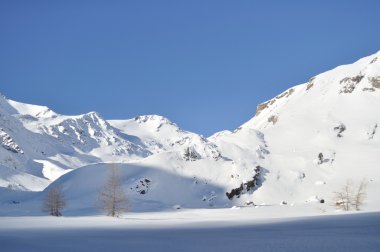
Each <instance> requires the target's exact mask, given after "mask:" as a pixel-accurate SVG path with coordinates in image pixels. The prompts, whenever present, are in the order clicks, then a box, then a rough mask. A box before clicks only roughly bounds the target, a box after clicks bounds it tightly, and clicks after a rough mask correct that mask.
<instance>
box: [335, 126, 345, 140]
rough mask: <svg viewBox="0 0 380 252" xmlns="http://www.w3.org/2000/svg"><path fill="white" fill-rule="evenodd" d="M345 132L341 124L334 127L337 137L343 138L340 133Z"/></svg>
mask: <svg viewBox="0 0 380 252" xmlns="http://www.w3.org/2000/svg"><path fill="white" fill-rule="evenodd" d="M345 130H346V126H345V125H344V124H343V123H341V124H339V125H338V126H336V127H334V131H335V132H337V135H336V136H337V137H343V135H342V133H343V131H345Z"/></svg>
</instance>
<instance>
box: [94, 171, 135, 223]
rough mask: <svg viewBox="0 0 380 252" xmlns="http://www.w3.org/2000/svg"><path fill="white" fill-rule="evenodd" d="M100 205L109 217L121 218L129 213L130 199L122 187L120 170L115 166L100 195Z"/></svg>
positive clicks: (109, 173)
mask: <svg viewBox="0 0 380 252" xmlns="http://www.w3.org/2000/svg"><path fill="white" fill-rule="evenodd" d="M98 203H99V206H100V208H101V209H102V210H104V211H105V212H106V213H107V215H108V216H112V217H119V216H120V215H121V214H123V213H124V212H127V211H128V203H129V202H128V199H127V195H126V194H125V192H124V190H123V187H122V180H121V175H120V169H119V168H118V167H117V166H116V165H115V164H113V165H112V166H111V167H110V168H109V171H108V177H107V180H106V182H105V185H104V187H103V189H102V190H101V191H100V192H99V194H98Z"/></svg>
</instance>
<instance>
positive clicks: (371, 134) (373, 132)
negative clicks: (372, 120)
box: [367, 123, 377, 140]
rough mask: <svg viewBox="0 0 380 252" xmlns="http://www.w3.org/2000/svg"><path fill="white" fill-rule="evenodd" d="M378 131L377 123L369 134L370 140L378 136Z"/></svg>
mask: <svg viewBox="0 0 380 252" xmlns="http://www.w3.org/2000/svg"><path fill="white" fill-rule="evenodd" d="M376 130H377V123H376V124H375V125H374V126H373V128H372V130H371V131H370V132H367V135H368V140H371V139H373V137H374V136H375V134H376Z"/></svg>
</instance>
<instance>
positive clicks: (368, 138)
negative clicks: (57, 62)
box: [0, 52, 380, 214]
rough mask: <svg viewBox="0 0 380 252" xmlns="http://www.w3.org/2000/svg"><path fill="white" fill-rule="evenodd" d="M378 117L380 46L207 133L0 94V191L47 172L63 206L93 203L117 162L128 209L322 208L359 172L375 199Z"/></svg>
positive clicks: (35, 182) (33, 186) (43, 180)
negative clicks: (64, 111)
mask: <svg viewBox="0 0 380 252" xmlns="http://www.w3.org/2000/svg"><path fill="white" fill-rule="evenodd" d="M379 127H380V52H378V53H376V54H374V55H371V56H369V57H365V58H363V59H361V60H359V61H357V62H355V63H353V64H350V65H344V66H340V67H337V68H335V69H333V70H331V71H328V72H325V73H322V74H320V75H317V76H315V77H313V78H311V79H310V80H309V82H308V83H305V84H301V85H298V86H295V87H293V88H290V89H288V90H287V91H285V92H284V93H282V94H280V95H278V96H276V97H275V98H273V99H271V100H269V101H267V102H265V103H262V104H260V105H259V106H257V109H256V115H255V116H254V117H253V118H252V119H251V120H249V121H248V122H246V123H244V124H243V125H242V126H241V127H239V128H238V129H236V130H234V131H233V132H230V131H222V132H218V133H216V134H214V135H213V136H211V137H209V138H204V137H202V136H200V135H198V134H195V133H192V132H188V131H185V130H183V129H181V128H179V127H178V126H177V125H176V124H175V123H173V122H171V121H170V120H168V119H167V118H164V117H161V116H157V115H147V116H138V117H136V118H134V119H130V120H109V121H107V120H105V119H103V118H102V117H101V116H100V115H99V114H98V113H96V112H90V113H88V114H84V115H80V116H64V115H59V114H57V113H55V112H53V111H51V110H50V109H49V108H47V107H43V106H36V105H29V104H24V103H19V102H15V101H12V100H9V99H6V98H4V97H0V128H1V129H0V143H1V146H2V147H0V186H1V187H7V189H4V190H5V191H4V190H1V192H2V193H1V194H0V197H3V196H1V195H5V194H7V193H8V195H10V193H11V191H12V190H13V191H14V190H21V191H28V190H29V191H30V190H31V191H40V190H42V189H44V188H45V187H46V186H47V185H48V184H50V183H51V182H53V181H54V182H53V183H52V184H51V185H50V186H52V187H53V186H57V185H60V186H62V188H63V189H64V191H65V193H66V194H67V197H68V198H69V199H70V200H71V204H69V205H70V207H69V209H68V210H67V211H68V212H70V211H71V213H75V214H81V213H83V211H84V212H86V211H87V212H91V211H95V208H94V207H91V206H93V204H92V203H91V202H92V201H94V199H95V197H96V193H97V192H98V191H99V189H100V188H101V187H102V183H103V182H102V181H104V179H105V177H106V174H107V173H106V171H107V168H108V167H111V166H114V165H113V163H116V166H118V167H120V169H121V171H122V179H123V182H124V189H125V190H126V191H127V192H128V194H129V196H130V198H131V199H132V201H133V206H134V209H135V210H152V209H161V208H168V207H172V206H174V205H182V206H184V207H214V206H216V207H224V206H231V205H233V204H250V203H249V202H251V201H254V202H255V203H259V204H260V203H261V204H264V203H266V204H279V203H280V202H288V203H289V204H305V203H306V204H317V205H318V206H317V207H327V204H324V205H322V204H321V202H329V200H330V201H331V198H332V192H333V191H335V190H338V189H339V188H340V187H341V186H342V185H343V184H344V183H345V182H346V181H347V180H353V181H355V182H358V181H360V180H362V179H366V180H367V181H368V206H367V207H368V209H373V208H377V207H379V206H380V202H379V200H378V199H377V196H376V193H377V192H378V191H379V190H380V183H379V181H378V178H379V175H380V170H379V169H377V164H378V163H380V132H379V129H378V128H379ZM44 193H45V192H42V193H38V192H36V193H32V194H33V195H35V194H36V195H37V196H36V198H37V199H40V198H41V197H42V196H43V194H44ZM12 195H13V194H12ZM17 195H18V194H17ZM20 195H21V194H20ZM15 197H16V196H15ZM20 197H21V196H20ZM22 197H24V198H25V196H22ZM3 198H4V200H5V199H6V201H4V200H3V201H2V202H3V203H4V202H7V201H9V197H3ZM16 198H17V197H16ZM24 198H23V199H24ZM14 201H16V202H18V200H14ZM24 201H25V200H24ZM330 203H331V202H330ZM4 204H5V203H4ZM25 204H28V203H27V202H25ZM29 204H31V203H30V202H29ZM32 205H33V204H32ZM90 205H91V206H90ZM329 205H331V204H329ZM17 207H18V206H12V207H10V209H12V211H14V209H15V208H17ZM91 209H92V210H91ZM9 211H11V210H9ZM36 211H37V209H36Z"/></svg>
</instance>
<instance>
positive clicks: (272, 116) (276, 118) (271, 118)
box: [268, 115, 278, 125]
mask: <svg viewBox="0 0 380 252" xmlns="http://www.w3.org/2000/svg"><path fill="white" fill-rule="evenodd" d="M277 121H278V116H275V115H271V116H270V117H268V122H271V123H273V125H275V124H276V123H277Z"/></svg>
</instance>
